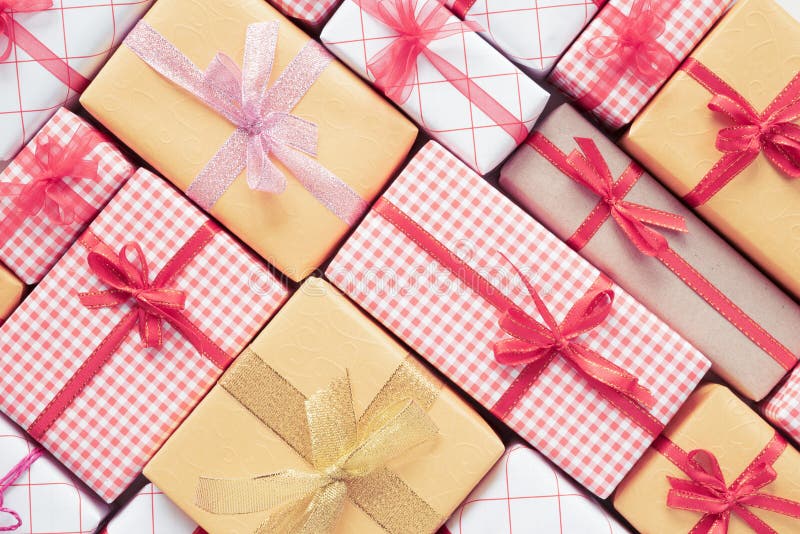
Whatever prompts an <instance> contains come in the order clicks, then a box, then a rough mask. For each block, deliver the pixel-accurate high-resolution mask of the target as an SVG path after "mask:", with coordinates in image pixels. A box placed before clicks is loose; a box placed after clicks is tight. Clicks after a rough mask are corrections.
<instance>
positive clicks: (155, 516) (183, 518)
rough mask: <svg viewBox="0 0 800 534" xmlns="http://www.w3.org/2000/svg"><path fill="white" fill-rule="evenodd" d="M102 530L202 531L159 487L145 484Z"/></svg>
mask: <svg viewBox="0 0 800 534" xmlns="http://www.w3.org/2000/svg"><path fill="white" fill-rule="evenodd" d="M101 534H205V531H204V530H203V529H201V528H200V527H198V526H197V524H196V523H195V522H194V521H192V520H191V519H189V517H188V516H187V515H186V514H184V513H183V512H182V511H181V510H180V508H178V507H177V506H176V505H175V503H173V502H172V501H171V500H169V497H167V496H166V495H164V494H163V493H162V492H161V490H160V489H158V488H157V487H156V486H154V485H153V484H148V485H147V486H145V487H144V489H142V491H140V492H139V493H137V494H136V496H135V497H134V498H133V500H131V502H129V503H128V504H126V505H125V508H123V509H122V510H120V512H119V513H118V514H117V515H116V516H114V518H113V519H112V520H111V521H110V522H109V523H108V525H107V526H106V528H105V529H103V531H102V533H101Z"/></svg>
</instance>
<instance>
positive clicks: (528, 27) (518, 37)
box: [443, 0, 606, 80]
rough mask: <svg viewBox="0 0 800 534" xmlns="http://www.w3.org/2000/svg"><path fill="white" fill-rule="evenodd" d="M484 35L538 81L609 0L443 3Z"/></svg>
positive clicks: (456, 0) (453, 0) (461, 0)
mask: <svg viewBox="0 0 800 534" xmlns="http://www.w3.org/2000/svg"><path fill="white" fill-rule="evenodd" d="M443 1H444V3H445V5H447V7H449V8H450V9H452V10H453V12H454V13H455V14H456V15H458V16H459V17H461V18H463V19H469V20H474V21H475V22H477V23H478V24H480V25H481V26H482V27H483V31H482V32H481V35H483V36H484V37H485V38H486V39H487V40H488V41H489V42H491V43H493V44H494V45H495V46H496V47H497V48H498V49H499V50H500V51H502V52H503V53H504V54H505V55H506V57H508V58H509V59H511V60H512V61H514V62H515V63H517V64H518V65H520V66H522V69H523V70H524V71H525V72H527V73H528V74H530V75H531V76H533V77H534V78H535V79H537V80H538V79H542V78H544V77H545V76H547V74H548V73H549V72H550V70H551V69H552V68H553V66H554V65H555V63H556V61H557V60H558V58H559V57H561V54H563V53H564V51H565V50H566V49H567V47H568V46H569V45H570V43H572V41H573V40H574V39H575V37H577V36H578V34H579V33H580V31H581V30H582V29H583V28H584V27H585V26H586V24H587V23H588V22H589V21H590V20H592V17H594V15H595V14H596V13H597V12H598V10H599V9H600V7H601V6H602V5H603V4H604V3H605V2H606V0H548V1H542V0H513V1H511V2H509V1H508V0H443Z"/></svg>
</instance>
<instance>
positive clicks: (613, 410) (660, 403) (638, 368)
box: [327, 142, 710, 497]
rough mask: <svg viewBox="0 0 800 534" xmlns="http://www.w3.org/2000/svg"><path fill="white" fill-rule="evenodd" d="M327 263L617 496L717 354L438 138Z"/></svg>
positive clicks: (383, 314) (516, 421)
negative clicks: (706, 351)
mask: <svg viewBox="0 0 800 534" xmlns="http://www.w3.org/2000/svg"><path fill="white" fill-rule="evenodd" d="M327 276H328V278H329V279H330V280H331V281H332V282H333V283H334V284H336V285H337V286H338V287H340V288H341V289H342V290H343V291H344V292H345V293H346V294H347V295H348V296H350V297H351V298H352V299H353V300H354V301H355V302H356V303H358V304H359V305H360V306H361V307H362V308H364V309H365V310H367V311H368V312H369V313H370V314H372V315H373V316H374V317H375V318H376V319H377V320H378V321H379V322H381V323H382V324H383V325H385V326H386V327H387V328H388V329H389V330H391V331H392V332H394V333H395V334H396V335H397V336H398V337H399V338H400V339H401V340H403V341H404V342H406V343H407V344H408V345H410V346H411V347H412V349H414V350H415V351H416V352H418V353H419V354H420V355H422V356H423V357H425V358H426V359H427V360H428V361H430V362H431V363H432V364H433V365H435V366H436V367H438V368H439V369H440V370H441V371H442V372H443V373H444V374H445V375H447V376H448V377H449V378H450V379H451V380H453V381H454V382H455V383H456V384H457V385H458V386H460V387H461V388H462V389H464V391H466V392H467V393H468V394H470V395H471V396H472V397H473V398H474V399H475V400H477V401H478V402H480V403H481V404H482V405H483V406H485V407H486V408H488V409H489V410H491V411H492V412H493V413H494V414H495V415H496V416H498V417H499V418H500V419H502V420H503V421H504V422H505V423H506V424H508V425H509V426H510V427H511V428H512V429H513V430H515V431H516V432H517V433H518V434H519V435H520V436H521V437H522V438H524V439H525V440H527V441H529V442H530V443H531V444H532V445H533V446H534V447H536V449H537V450H539V451H541V452H542V453H544V455H545V456H547V457H548V458H550V460H552V461H553V462H554V463H555V464H556V465H558V466H559V467H561V468H562V469H563V470H564V471H566V472H567V474H569V475H571V476H572V477H574V478H575V479H576V480H578V482H580V483H581V484H583V485H584V486H586V487H587V488H588V489H590V490H591V491H592V492H594V493H595V494H597V495H599V496H601V497H606V496H608V495H609V494H610V493H611V491H612V490H613V489H614V487H616V485H617V483H618V482H619V481H620V480H621V479H622V477H623V476H624V475H625V473H626V472H627V471H628V469H630V468H631V467H632V466H633V464H634V462H635V461H636V460H637V459H638V458H639V456H640V455H641V454H642V453H643V452H644V451H645V450H646V449H647V446H648V445H649V444H650V443H651V442H652V440H653V438H654V437H655V435H657V434H658V432H660V430H661V428H662V427H663V425H664V424H666V423H667V422H668V421H669V419H670V418H671V417H672V415H673V414H674V413H675V412H676V411H677V410H678V408H679V407H680V405H681V404H682V403H683V401H684V400H685V399H686V397H688V395H689V393H690V392H691V391H692V389H693V388H694V386H695V385H696V384H697V383H698V381H699V380H700V378H701V377H702V376H703V375H704V374H705V372H706V371H707V370H708V367H709V366H710V363H709V362H708V361H707V360H706V359H705V357H703V356H702V355H701V354H700V353H699V352H698V351H697V350H696V349H695V348H694V347H692V346H691V345H690V344H689V343H688V342H686V341H685V340H684V339H683V338H681V337H680V336H679V335H678V334H677V333H675V332H674V331H673V330H672V329H670V328H669V327H668V326H667V325H666V324H665V323H663V322H662V321H661V320H660V319H658V318H656V316H655V315H653V314H652V313H650V312H649V311H648V310H647V309H645V307H644V306H642V305H641V304H639V303H638V302H637V301H635V300H634V299H633V298H632V297H631V296H630V295H628V294H627V293H625V292H624V291H623V290H622V289H621V288H619V287H618V286H616V285H613V284H612V283H611V282H610V280H608V278H607V277H605V276H604V275H602V274H601V273H600V272H599V271H598V270H597V269H595V268H594V267H592V266H591V265H590V264H589V263H587V262H586V261H585V260H583V259H581V258H580V257H579V256H578V255H577V254H576V253H575V252H573V251H572V250H570V249H569V248H568V247H567V246H566V245H564V244H563V243H562V242H561V241H559V240H558V239H557V238H556V237H555V236H554V235H553V234H551V233H549V232H548V231H547V230H545V228H544V227H543V226H541V225H540V224H538V223H537V222H536V221H534V220H533V219H532V218H530V216H528V215H527V214H525V213H524V212H523V211H522V210H521V209H520V208H518V207H517V206H515V205H514V204H513V203H512V202H511V201H510V200H508V199H507V198H505V197H504V196H503V195H502V194H500V192H498V191H497V190H495V189H494V188H492V187H491V186H490V185H489V184H488V183H487V182H485V181H484V180H482V179H481V178H480V177H479V176H478V175H476V174H475V173H474V172H472V171H470V170H469V168H467V167H466V166H465V165H464V164H462V163H461V162H459V161H458V160H457V159H456V158H455V157H454V156H452V155H451V154H449V153H447V152H446V151H445V150H444V149H443V148H442V147H441V146H439V145H437V144H436V143H435V142H431V143H429V144H428V145H426V146H425V147H424V148H423V149H422V151H421V152H420V153H418V154H417V156H416V157H415V158H414V159H413V160H412V161H411V163H410V164H409V165H408V167H407V168H406V169H405V170H404V171H403V173H402V174H401V175H400V177H399V178H398V179H397V180H396V181H395V182H394V183H393V185H392V186H391V187H390V188H389V189H388V191H387V192H386V193H385V194H384V196H383V197H381V199H379V201H378V202H377V203H376V205H375V207H373V209H372V211H370V213H369V215H368V216H367V217H366V219H365V220H364V222H363V223H362V224H361V225H360V226H359V227H358V229H357V230H356V231H355V233H354V234H353V235H352V236H351V237H350V238H349V239H348V241H347V242H346V243H345V245H344V246H343V248H342V249H341V250H340V252H339V253H338V254H337V256H336V257H335V258H334V260H333V262H332V263H331V265H330V266H329V267H328V270H327ZM568 311H569V313H568ZM559 332H561V333H559Z"/></svg>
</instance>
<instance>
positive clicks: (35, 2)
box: [0, 0, 53, 62]
mask: <svg viewBox="0 0 800 534" xmlns="http://www.w3.org/2000/svg"><path fill="white" fill-rule="evenodd" d="M51 7H53V1H52V0H0V35H5V36H6V39H7V40H8V42H7V43H6V47H5V49H4V50H3V52H2V53H0V62H2V61H5V60H7V59H8V58H9V56H10V55H11V50H13V48H14V19H13V18H12V17H11V14H12V13H34V12H36V11H44V10H45V9H50V8H51Z"/></svg>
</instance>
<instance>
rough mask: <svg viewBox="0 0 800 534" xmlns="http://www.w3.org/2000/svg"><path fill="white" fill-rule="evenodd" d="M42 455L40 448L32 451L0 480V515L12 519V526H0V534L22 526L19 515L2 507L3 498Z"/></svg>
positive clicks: (42, 451)
mask: <svg viewBox="0 0 800 534" xmlns="http://www.w3.org/2000/svg"><path fill="white" fill-rule="evenodd" d="M43 455H44V450H43V449H42V448H40V447H35V448H34V449H32V450H31V451H30V452H29V453H28V455H27V456H25V457H24V458H23V459H22V460H20V461H19V463H18V464H17V465H15V466H14V467H12V468H11V471H9V472H8V473H6V475H5V476H4V477H3V478H0V513H5V514H8V515H9V516H11V517H12V518H14V524H13V525H5V526H0V532H12V531H14V530H17V529H18V528H20V527H21V526H22V518H21V517H20V515H19V514H18V513H17V512H16V511H15V510H12V509H11V508H6V507H4V506H3V496H4V494H5V492H6V491H7V490H8V488H10V487H11V486H12V485H13V484H14V482H16V481H17V479H19V477H21V476H22V474H23V473H25V472H26V471H28V470H29V469H30V468H31V466H32V465H33V464H34V462H36V460H38V459H39V458H41V457H42V456H43Z"/></svg>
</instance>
